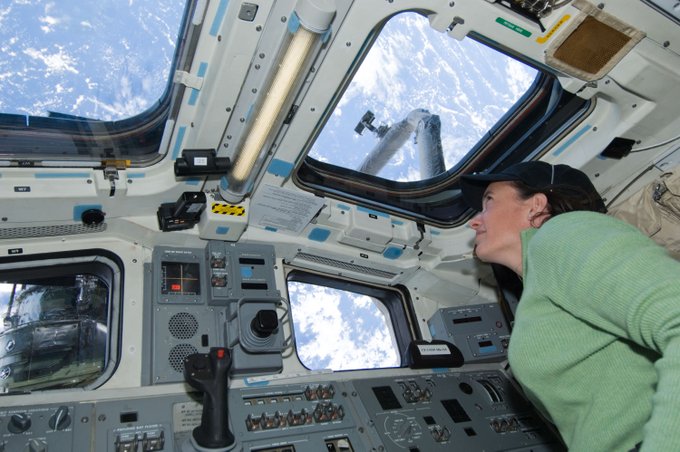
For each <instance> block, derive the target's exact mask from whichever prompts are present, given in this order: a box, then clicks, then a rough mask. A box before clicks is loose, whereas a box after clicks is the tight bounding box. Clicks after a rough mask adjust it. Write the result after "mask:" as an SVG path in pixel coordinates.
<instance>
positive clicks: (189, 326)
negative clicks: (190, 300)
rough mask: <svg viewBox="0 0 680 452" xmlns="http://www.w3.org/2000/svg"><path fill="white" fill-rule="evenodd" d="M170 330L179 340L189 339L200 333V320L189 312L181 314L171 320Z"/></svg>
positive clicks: (169, 323)
mask: <svg viewBox="0 0 680 452" xmlns="http://www.w3.org/2000/svg"><path fill="white" fill-rule="evenodd" d="M168 329H169V330H170V334H172V335H173V337H175V338H177V339H189V338H191V337H193V336H194V334H196V331H198V320H196V317H194V316H193V315H191V314H189V313H188V312H179V313H177V314H175V315H173V316H172V317H171V318H170V321H169V322H168Z"/></svg>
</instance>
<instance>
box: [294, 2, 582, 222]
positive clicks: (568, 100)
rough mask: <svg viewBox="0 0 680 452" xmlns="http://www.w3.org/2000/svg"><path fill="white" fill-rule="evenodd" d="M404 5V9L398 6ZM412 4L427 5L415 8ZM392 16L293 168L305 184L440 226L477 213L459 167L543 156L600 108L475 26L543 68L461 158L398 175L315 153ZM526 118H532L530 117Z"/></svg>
mask: <svg viewBox="0 0 680 452" xmlns="http://www.w3.org/2000/svg"><path fill="white" fill-rule="evenodd" d="M403 12H406V11H400V12H399V13H403ZM411 12H415V13H422V12H420V11H417V10H416V11H413V10H412V11H411ZM399 13H397V14H399ZM395 15H396V14H395ZM392 17H394V15H392V16H390V17H388V18H386V19H385V20H384V21H383V22H381V23H380V24H378V25H376V27H375V28H374V29H373V30H372V31H371V33H370V34H369V36H368V37H367V38H366V41H365V43H364V45H362V46H360V47H361V48H360V50H359V53H358V54H357V56H356V58H355V60H354V63H353V66H352V67H351V68H350V70H348V71H347V77H346V78H345V80H344V82H343V83H342V84H341V85H340V87H339V88H338V91H337V92H336V93H335V95H334V96H333V100H332V102H331V103H330V104H329V105H328V106H327V108H326V109H325V111H324V115H323V116H322V117H321V119H320V121H319V122H318V124H317V126H316V128H315V131H314V133H313V135H312V137H310V139H309V140H308V141H307V145H306V147H305V149H304V152H305V156H304V157H303V158H301V159H300V161H299V162H298V164H297V166H296V169H295V171H294V173H293V176H292V181H293V182H294V184H295V185H296V186H298V187H299V188H301V189H302V190H305V191H309V192H312V193H314V194H316V195H320V196H328V197H330V198H334V199H337V200H342V201H347V202H353V203H356V204H358V205H361V206H364V207H368V208H372V209H376V210H378V211H382V212H386V213H390V214H396V215H399V216H401V217H405V218H408V219H411V220H414V221H417V222H419V223H423V224H429V225H432V226H437V227H442V228H450V227H456V226H460V225H461V224H463V223H465V221H467V219H468V218H469V217H470V214H471V213H472V211H471V210H470V209H469V207H468V206H467V205H466V204H465V203H464V201H463V199H462V196H461V194H460V189H459V185H458V180H459V177H460V175H461V174H464V173H469V172H481V171H486V170H500V169H502V168H504V167H507V166H509V165H511V164H513V163H517V162H520V161H523V160H530V159H535V158H538V157H539V156H540V155H541V154H542V153H544V152H545V150H546V149H547V148H548V147H549V143H551V142H554V141H555V140H556V139H558V138H559V137H561V136H564V134H566V133H568V132H569V131H571V130H573V129H574V128H575V127H576V126H577V125H578V124H579V123H580V122H581V121H582V120H583V119H584V118H585V117H586V116H587V114H588V113H590V112H591V111H592V110H593V108H594V101H591V100H585V99H581V98H579V97H578V96H576V95H575V94H572V93H569V92H567V91H565V90H564V89H562V87H561V85H560V83H559V80H558V79H557V77H556V76H555V75H554V74H552V73H551V72H548V70H547V69H546V68H545V67H540V66H538V65H537V64H536V63H535V62H532V61H527V60H526V59H524V58H521V57H520V56H519V55H517V54H515V53H514V52H511V51H510V50H509V49H507V48H504V47H502V46H500V45H499V44H498V43H497V42H494V41H491V40H489V39H487V38H486V37H484V36H482V35H480V34H478V33H470V34H469V35H468V36H467V37H466V39H475V40H476V41H478V42H480V43H481V44H483V45H487V46H489V47H491V48H492V49H494V50H496V51H499V52H501V53H504V54H506V55H508V56H510V57H512V58H515V59H517V60H518V61H521V62H522V63H524V64H527V65H529V66H532V67H533V68H534V69H536V70H537V71H538V74H537V77H536V79H535V80H534V83H533V85H532V86H531V87H530V88H529V89H528V90H527V92H526V93H525V94H524V95H523V96H522V97H521V98H520V99H519V100H518V101H517V102H516V104H515V106H514V107H513V108H511V109H510V110H508V111H507V112H506V114H505V115H504V116H502V117H501V119H500V120H499V121H498V122H497V123H496V124H495V125H494V126H493V127H492V128H491V129H490V130H489V132H488V133H487V134H486V135H485V136H484V137H483V138H482V139H480V140H479V141H478V143H477V144H476V145H475V146H473V147H472V148H471V149H470V150H469V151H468V153H467V154H466V156H465V157H464V158H463V159H461V161H460V162H458V163H457V164H456V165H455V166H453V167H452V168H450V169H449V170H447V171H446V172H445V173H442V174H440V175H437V176H435V177H433V178H430V179H425V180H420V181H413V182H397V181H392V180H388V179H384V178H381V177H377V176H372V175H369V174H364V173H360V172H358V171H355V170H351V169H347V168H343V167H340V166H336V165H333V164H329V163H324V162H321V161H319V160H316V159H314V158H312V157H310V156H309V155H308V154H309V152H310V150H311V149H312V147H313V145H314V142H315V141H316V139H317V138H318V137H319V135H320V134H321V131H322V129H323V128H324V127H325V125H326V123H327V122H328V120H329V119H330V117H331V115H332V114H333V111H334V110H335V107H336V106H337V104H338V103H339V102H340V100H341V99H342V96H343V94H344V92H345V91H346V89H347V88H348V87H349V85H350V83H351V81H352V79H353V77H354V76H355V74H356V73H357V71H358V69H359V67H360V66H361V64H362V62H363V60H364V58H365V57H366V55H367V54H368V52H369V51H370V49H371V47H372V45H373V44H374V43H375V41H376V39H377V38H378V36H379V34H380V32H381V31H382V28H383V27H384V25H385V23H387V21H389V20H390V19H391V18H392ZM528 121H530V122H529V123H528V124H527V122H528Z"/></svg>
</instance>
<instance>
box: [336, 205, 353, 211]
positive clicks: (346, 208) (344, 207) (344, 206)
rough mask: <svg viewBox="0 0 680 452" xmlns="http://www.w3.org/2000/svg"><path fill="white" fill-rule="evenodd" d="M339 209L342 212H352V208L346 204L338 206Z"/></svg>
mask: <svg viewBox="0 0 680 452" xmlns="http://www.w3.org/2000/svg"><path fill="white" fill-rule="evenodd" d="M338 209H340V210H350V207H349V206H347V205H345V204H338Z"/></svg>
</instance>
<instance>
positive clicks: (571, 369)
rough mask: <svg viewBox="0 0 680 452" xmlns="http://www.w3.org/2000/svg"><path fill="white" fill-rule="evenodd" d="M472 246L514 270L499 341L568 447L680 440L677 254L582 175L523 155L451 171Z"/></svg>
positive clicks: (659, 445) (612, 447)
mask: <svg viewBox="0 0 680 452" xmlns="http://www.w3.org/2000/svg"><path fill="white" fill-rule="evenodd" d="M461 190H462V193H463V197H464V198H465V200H466V202H467V203H468V204H469V205H470V206H471V207H473V208H475V209H477V210H479V211H480V213H479V214H477V215H476V216H475V217H474V218H473V219H472V220H470V223H469V224H470V226H471V227H472V229H474V230H475V232H476V237H475V253H476V255H477V256H478V257H479V258H480V259H481V260H483V261H485V262H488V263H496V264H501V265H504V266H506V267H508V268H510V269H512V270H513V271H514V272H515V273H517V275H518V276H519V277H520V278H522V280H523V283H524V290H523V292H522V297H521V299H520V303H519V306H518V308H517V310H516V313H515V323H514V328H513V332H512V338H511V342H510V348H509V352H508V359H509V362H510V365H511V367H512V370H513V374H514V375H515V377H516V378H517V380H518V381H519V383H520V384H521V385H522V387H523V388H524V390H525V393H526V395H527V397H528V398H529V399H530V400H531V401H532V402H533V403H534V404H535V406H536V407H537V408H538V409H539V410H541V411H542V412H543V413H544V414H545V415H546V416H547V417H548V418H549V419H550V420H552V421H553V422H554V423H555V425H556V426H557V428H558V430H559V431H560V434H561V435H562V437H563V439H564V441H565V443H566V444H567V446H568V447H569V449H570V450H571V451H588V452H595V451H606V452H612V451H629V450H641V451H655V452H657V451H680V263H678V262H677V261H675V260H674V259H672V258H671V257H669V256H668V255H667V253H666V252H665V250H664V249H663V248H661V247H659V246H658V245H656V244H654V243H653V242H652V241H651V240H650V239H648V238H647V237H646V236H644V235H643V234H641V233H640V232H639V231H638V230H637V229H635V228H634V227H632V226H630V225H628V224H627V223H624V222H622V221H619V220H617V219H615V218H612V217H609V216H607V215H603V214H602V213H604V212H605V211H606V209H605V207H604V203H603V202H602V199H601V198H600V196H599V195H598V194H597V191H596V189H595V188H594V187H593V185H592V183H591V182H590V180H589V179H588V177H587V176H586V175H585V174H584V173H582V172H581V171H579V170H576V169H574V168H571V167H569V166H566V165H556V166H552V165H550V164H548V163H545V162H523V163H519V164H516V165H513V166H510V167H508V168H506V169H505V170H503V171H501V172H499V173H495V174H471V175H465V176H463V177H462V178H461Z"/></svg>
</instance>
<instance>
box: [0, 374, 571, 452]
mask: <svg viewBox="0 0 680 452" xmlns="http://www.w3.org/2000/svg"><path fill="white" fill-rule="evenodd" d="M245 381H249V380H245ZM267 383H269V382H268V381H266V380H263V381H259V382H257V383H256V384H257V386H254V387H245V388H236V389H229V391H228V392H229V395H228V400H229V401H228V413H229V416H228V421H227V422H228V424H229V430H230V431H231V432H233V437H234V439H235V446H234V449H233V450H238V451H253V452H264V451H266V452H274V451H275V452H284V451H286V452H319V451H337V452H340V451H343V452H347V451H356V452H367V451H376V452H377V451H388V452H403V451H408V452H431V451H437V450H441V451H450V450H461V451H466V452H468V451H469V452H474V451H507V450H512V451H526V452H528V451H534V452H546V451H563V450H564V448H563V447H562V446H561V444H560V443H559V441H558V440H557V439H556V437H555V436H554V434H553V433H552V431H551V430H550V429H549V428H548V426H547V425H546V424H545V423H544V422H543V421H542V420H541V419H540V418H539V417H538V416H537V415H536V414H535V412H534V411H533V409H532V408H531V407H530V406H529V405H528V403H527V402H526V401H525V400H524V399H523V398H522V397H521V396H520V394H519V393H518V392H517V390H516V389H515V388H514V386H513V385H512V384H511V382H510V380H509V379H508V378H507V377H506V376H505V375H504V374H503V373H502V372H500V371H473V372H438V373H425V374H414V375H404V376H401V377H400V376H396V377H380V378H372V379H358V380H319V381H318V382H314V383H308V384H307V383H305V384H281V385H279V384H267ZM253 384H255V383H253ZM259 385H262V386H259ZM201 416H202V405H201V401H200V398H198V397H192V396H191V395H189V394H181V395H165V396H154V397H137V398H129V399H122V400H112V401H98V402H97V401H92V402H83V403H74V404H64V405H44V406H32V407H30V408H16V409H4V410H3V409H0V450H4V451H48V450H59V451H61V450H63V451H70V450H74V451H75V450H92V451H98V452H99V451H102V452H104V451H106V452H132V451H138V452H150V451H175V452H192V451H194V450H196V448H195V447H193V446H192V444H191V441H190V438H191V434H192V431H193V430H194V429H195V428H196V427H197V426H198V425H199V424H200V423H201ZM88 445H91V447H90V448H89V449H88Z"/></svg>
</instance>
